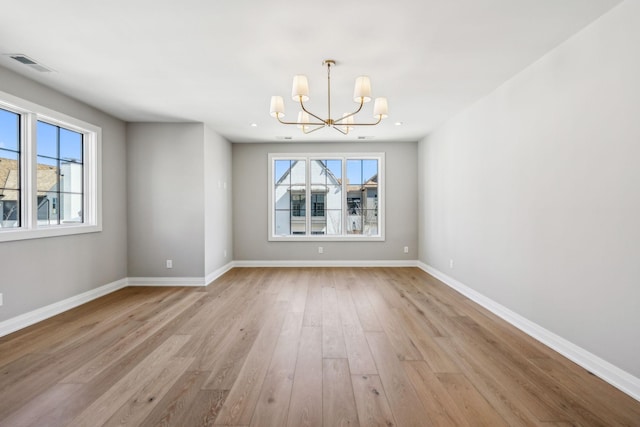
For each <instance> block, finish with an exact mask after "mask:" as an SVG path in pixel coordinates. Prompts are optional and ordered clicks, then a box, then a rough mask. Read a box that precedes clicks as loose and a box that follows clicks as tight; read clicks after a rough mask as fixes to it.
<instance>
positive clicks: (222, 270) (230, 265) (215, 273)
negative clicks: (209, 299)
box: [204, 261, 235, 286]
mask: <svg viewBox="0 0 640 427" xmlns="http://www.w3.org/2000/svg"><path fill="white" fill-rule="evenodd" d="M234 266H235V263H234V262H233V261H231V262H230V263H228V264H227V265H223V266H222V267H220V268H218V269H217V270H215V271H213V272H211V273H209V274H207V276H206V277H205V278H204V284H205V286H209V284H210V283H211V282H213V281H214V280H216V279H217V278H218V277H220V276H222V275H223V274H224V273H226V272H227V271H229V270H231V269H232V268H233V267H234Z"/></svg>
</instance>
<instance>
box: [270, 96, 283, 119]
mask: <svg viewBox="0 0 640 427" xmlns="http://www.w3.org/2000/svg"><path fill="white" fill-rule="evenodd" d="M269 110H270V113H271V117H284V99H282V97H281V96H272V97H271V108H270V109H269Z"/></svg>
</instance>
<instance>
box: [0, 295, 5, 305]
mask: <svg viewBox="0 0 640 427" xmlns="http://www.w3.org/2000/svg"><path fill="white" fill-rule="evenodd" d="M3 304H4V300H3V299H2V294H0V307H2V305H3Z"/></svg>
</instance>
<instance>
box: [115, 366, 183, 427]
mask: <svg viewBox="0 0 640 427" xmlns="http://www.w3.org/2000/svg"><path fill="white" fill-rule="evenodd" d="M191 363H193V358H188V357H181V358H172V359H170V360H168V361H167V362H166V364H165V367H164V369H162V370H161V371H160V372H159V373H158V374H156V375H154V376H153V377H152V378H151V380H150V381H149V382H148V383H147V384H145V385H144V387H142V388H141V389H140V390H139V391H138V392H136V393H134V394H133V395H132V396H131V397H129V399H128V400H127V401H126V402H125V403H124V404H123V405H122V406H121V407H120V408H119V409H118V410H117V411H115V412H114V413H113V415H112V416H111V417H110V418H109V419H108V420H107V422H105V423H104V424H103V426H105V427H108V426H118V425H131V426H138V425H140V423H141V422H142V421H143V420H144V419H145V418H146V417H147V416H148V415H149V414H150V413H151V411H153V409H154V408H155V407H156V406H157V405H158V402H160V400H161V396H164V395H165V394H166V393H167V392H168V391H169V389H170V388H171V387H172V386H173V385H174V384H175V382H176V381H177V380H178V378H180V377H181V376H182V374H184V373H185V372H186V370H187V368H188V367H189V366H190V365H191Z"/></svg>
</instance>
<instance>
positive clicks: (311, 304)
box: [302, 269, 322, 326]
mask: <svg viewBox="0 0 640 427" xmlns="http://www.w3.org/2000/svg"><path fill="white" fill-rule="evenodd" d="M306 278H307V281H308V285H307V300H306V304H305V307H304V319H303V323H302V324H303V325H304V326H322V282H321V280H320V279H319V278H318V271H317V269H313V271H312V272H310V273H309V275H308V276H307V277H306Z"/></svg>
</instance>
